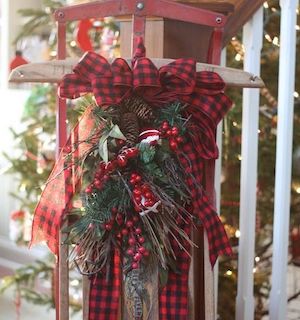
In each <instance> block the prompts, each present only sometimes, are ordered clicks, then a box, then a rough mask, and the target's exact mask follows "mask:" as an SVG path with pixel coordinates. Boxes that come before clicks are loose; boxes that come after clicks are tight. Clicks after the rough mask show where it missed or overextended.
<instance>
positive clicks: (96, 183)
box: [85, 148, 139, 193]
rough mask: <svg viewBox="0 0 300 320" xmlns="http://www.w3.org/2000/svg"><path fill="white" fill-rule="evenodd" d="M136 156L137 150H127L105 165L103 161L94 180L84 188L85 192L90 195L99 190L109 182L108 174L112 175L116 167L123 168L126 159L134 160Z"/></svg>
mask: <svg viewBox="0 0 300 320" xmlns="http://www.w3.org/2000/svg"><path fill="white" fill-rule="evenodd" d="M138 154H139V150H138V149H137V148H128V149H125V150H123V151H122V152H121V153H120V154H119V155H118V156H117V159H114V160H111V161H108V162H107V163H105V162H104V161H102V162H100V164H99V166H98V168H97V170H96V172H95V175H94V180H93V182H92V183H90V184H89V185H88V186H87V187H86V189H85V192H86V193H92V192H93V190H101V189H102V188H103V186H104V184H105V182H107V181H108V180H109V174H110V173H112V172H113V171H114V170H116V169H117V168H118V167H119V168H123V167H125V166H126V165H127V162H128V159H132V158H135V157H137V155H138Z"/></svg>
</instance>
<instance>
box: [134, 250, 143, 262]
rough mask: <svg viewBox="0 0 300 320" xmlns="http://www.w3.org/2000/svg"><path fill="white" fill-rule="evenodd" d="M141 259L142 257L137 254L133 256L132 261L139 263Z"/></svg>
mask: <svg viewBox="0 0 300 320" xmlns="http://www.w3.org/2000/svg"><path fill="white" fill-rule="evenodd" d="M141 259H142V255H141V254H140V253H139V252H138V253H136V254H135V255H134V257H133V260H134V261H140V260H141Z"/></svg>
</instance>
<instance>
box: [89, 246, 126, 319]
mask: <svg viewBox="0 0 300 320" xmlns="http://www.w3.org/2000/svg"><path fill="white" fill-rule="evenodd" d="M120 290H121V261H120V253H119V252H118V251H117V250H115V251H114V254H113V257H112V263H111V265H110V274H109V276H108V278H107V277H106V272H105V269H104V270H103V272H102V273H98V274H97V275H95V277H94V278H93V279H92V280H91V286H90V299H89V320H116V319H118V312H119V299H120V294H121V293H120Z"/></svg>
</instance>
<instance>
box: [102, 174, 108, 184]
mask: <svg viewBox="0 0 300 320" xmlns="http://www.w3.org/2000/svg"><path fill="white" fill-rule="evenodd" d="M102 180H103V181H104V182H107V181H108V180H109V175H107V174H105V175H104V176H103V178H102Z"/></svg>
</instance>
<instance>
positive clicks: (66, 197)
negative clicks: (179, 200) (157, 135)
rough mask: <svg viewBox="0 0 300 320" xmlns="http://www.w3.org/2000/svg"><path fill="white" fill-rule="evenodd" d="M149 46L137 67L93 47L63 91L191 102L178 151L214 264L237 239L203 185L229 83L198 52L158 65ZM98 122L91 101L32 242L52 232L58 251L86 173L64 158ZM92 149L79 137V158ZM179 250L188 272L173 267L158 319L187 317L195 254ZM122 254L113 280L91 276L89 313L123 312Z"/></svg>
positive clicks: (48, 191)
mask: <svg viewBox="0 0 300 320" xmlns="http://www.w3.org/2000/svg"><path fill="white" fill-rule="evenodd" d="M144 53H145V49H144V46H143V44H141V43H140V44H139V46H138V48H137V53H136V55H135V58H134V59H133V62H132V69H131V68H130V67H129V65H128V64H127V62H126V61H125V60H124V59H121V58H118V59H116V60H114V62H113V63H112V64H109V63H108V61H107V60H106V59H105V58H104V57H102V56H99V55H98V54H96V53H94V52H87V53H86V54H85V55H84V56H83V57H82V59H81V60H80V61H79V63H78V64H77V65H76V66H75V68H74V73H72V74H67V75H66V76H65V77H64V78H63V80H62V82H61V84H60V87H59V95H60V97H63V98H77V97H79V96H80V95H82V94H83V93H88V92H91V93H93V94H94V96H95V99H96V101H97V104H98V105H99V106H103V105H109V104H119V103H120V102H121V101H122V100H123V99H125V98H127V97H128V96H130V95H131V94H136V95H140V96H142V97H143V99H145V100H146V101H147V102H148V103H150V104H152V105H154V106H159V105H161V104H165V103H167V102H169V101H173V100H175V99H178V100H180V101H182V102H185V103H187V104H188V107H187V108H186V111H185V112H186V114H187V116H191V121H190V124H189V126H190V128H189V129H190V130H188V132H190V136H189V138H190V139H189V142H187V143H186V144H185V145H184V147H183V150H182V151H183V153H184V154H185V156H183V155H181V156H179V159H180V161H181V164H182V166H183V167H184V168H185V171H186V173H187V175H188V178H187V183H188V186H189V187H190V190H191V194H192V207H193V208H192V211H193V214H194V215H195V216H197V217H198V218H199V219H200V221H201V223H202V224H203V227H204V228H205V230H206V232H207V236H208V241H209V253H210V261H211V264H212V266H213V265H214V263H215V261H216V259H217V257H218V255H219V254H228V255H229V254H231V247H230V244H229V241H228V238H227V235H226V233H225V230H224V227H223V225H222V223H221V221H220V220H219V217H218V215H217V213H216V212H215V210H214V207H213V205H212V204H211V203H210V201H209V199H208V197H207V196H206V195H205V192H204V190H202V187H201V186H202V184H203V172H204V170H205V169H204V163H205V159H216V158H217V157H218V149H217V146H216V143H215V129H216V126H217V124H218V122H219V121H220V120H221V119H222V118H223V116H224V115H225V114H226V112H227V111H228V110H229V108H230V107H231V101H230V100H229V98H228V97H227V96H226V95H225V94H224V93H223V89H224V85H225V84H224V82H223V80H222V79H221V78H220V77H219V75H218V74H216V73H213V72H196V62H195V60H193V59H178V60H175V61H173V62H172V63H170V64H168V65H165V66H163V67H161V68H160V69H159V70H158V69H157V68H156V67H155V65H154V64H153V63H152V61H151V60H150V59H148V58H145V57H144ZM93 127H94V119H93V116H92V112H91V109H90V108H88V109H87V111H86V112H85V114H84V115H83V116H82V118H81V120H80V121H79V122H78V124H77V126H76V127H75V128H74V129H73V131H72V134H71V137H70V138H69V140H68V142H67V145H66V146H65V148H63V150H62V153H61V155H60V157H59V159H58V161H57V162H56V165H55V167H54V169H53V171H52V173H51V175H50V177H49V180H48V183H47V185H46V188H45V189H44V191H43V193H42V196H41V198H40V201H39V203H38V205H37V207H36V210H35V216H34V221H33V228H32V243H34V242H37V241H41V240H46V241H47V244H48V246H49V248H50V249H51V250H52V251H53V252H54V253H55V254H57V246H58V243H57V239H58V230H59V227H60V225H61V221H62V218H63V217H64V215H65V213H66V212H67V211H68V210H69V209H70V205H71V200H72V197H73V195H74V192H75V190H76V187H77V186H78V185H79V182H80V176H81V173H80V168H79V166H78V165H76V164H75V163H76V161H74V159H73V161H72V166H68V165H66V162H67V160H66V157H65V155H66V154H68V153H69V152H70V149H71V146H74V145H76V142H78V141H79V138H78V137H80V141H81V142H82V141H85V139H86V138H87V137H88V135H89V134H90V132H91V128H93ZM86 149H87V146H86V145H85V144H84V143H80V144H79V143H77V149H76V150H75V151H74V152H73V153H72V154H73V157H77V158H80V156H82V155H83V154H84V152H85V150H86ZM174 247H176V243H174ZM174 251H175V252H177V253H178V264H179V269H180V270H181V271H182V272H181V274H177V273H176V274H175V273H174V272H172V271H170V273H169V281H168V283H167V285H166V287H165V288H164V289H163V290H162V292H161V293H160V319H164V320H168V319H173V318H174V319H179V318H180V319H186V318H187V314H188V303H187V295H188V294H187V287H188V269H189V257H188V256H187V255H186V254H185V253H184V252H183V251H182V250H180V249H179V248H174ZM118 259H119V258H118V257H117V255H116V254H115V258H114V263H112V265H113V266H114V272H112V273H111V274H112V278H111V279H110V280H109V281H110V282H111V284H114V285H109V283H108V282H107V280H106V279H105V278H103V277H102V276H101V275H98V276H97V277H96V278H95V279H94V281H93V284H92V287H91V294H90V319H91V320H93V319H95V320H96V319H97V320H101V319H103V320H106V319H112V320H113V319H116V318H117V316H116V314H117V312H118V299H117V297H118V293H119V287H120V281H119V276H120V267H119V266H118V265H117V264H116V261H117V260H118ZM103 288H105V289H103ZM99 299H100V300H101V302H99V301H100V300H99Z"/></svg>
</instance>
